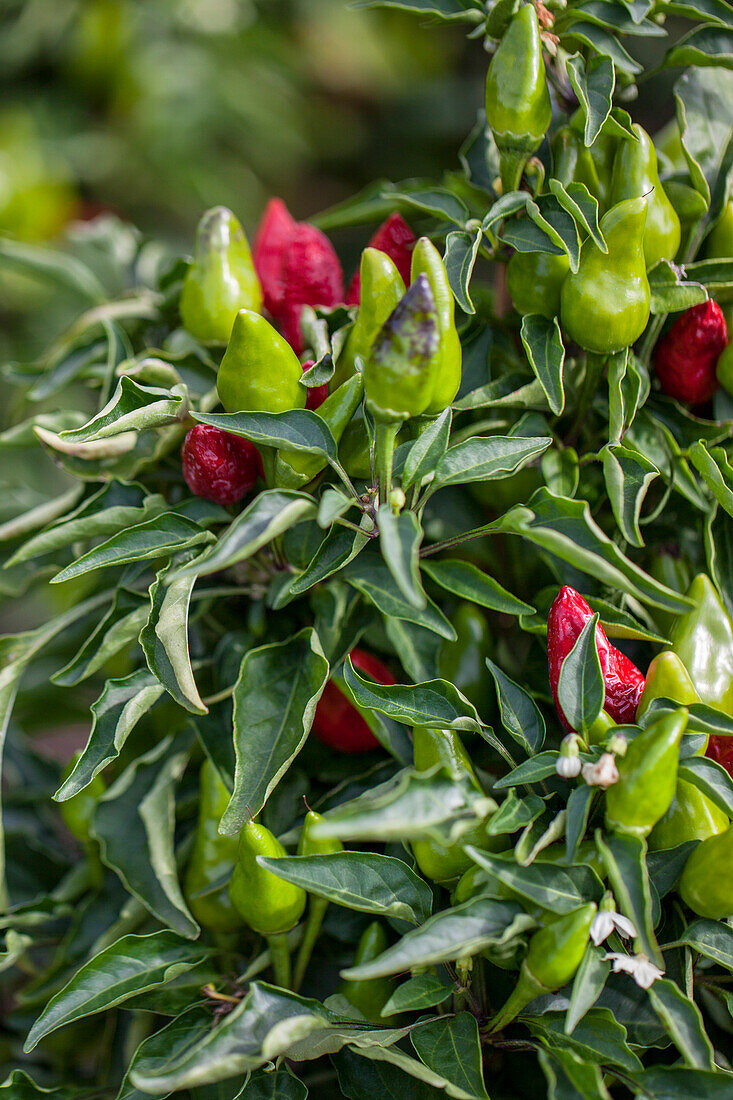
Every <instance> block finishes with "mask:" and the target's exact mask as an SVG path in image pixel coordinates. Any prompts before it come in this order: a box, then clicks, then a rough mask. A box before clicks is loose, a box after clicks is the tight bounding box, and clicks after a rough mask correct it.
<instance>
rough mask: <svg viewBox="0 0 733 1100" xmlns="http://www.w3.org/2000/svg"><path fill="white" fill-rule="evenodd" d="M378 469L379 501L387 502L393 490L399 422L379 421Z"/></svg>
mask: <svg viewBox="0 0 733 1100" xmlns="http://www.w3.org/2000/svg"><path fill="white" fill-rule="evenodd" d="M376 427H377V471H378V474H379V502H380V504H385V503H386V502H387V501H388V500H389V494H390V493H391V491H392V462H393V460H394V447H395V440H396V439H397V432H398V431H399V427H400V426H399V424H396V423H394V424H393V423H386V422H385V421H383V420H378V421H377V425H376Z"/></svg>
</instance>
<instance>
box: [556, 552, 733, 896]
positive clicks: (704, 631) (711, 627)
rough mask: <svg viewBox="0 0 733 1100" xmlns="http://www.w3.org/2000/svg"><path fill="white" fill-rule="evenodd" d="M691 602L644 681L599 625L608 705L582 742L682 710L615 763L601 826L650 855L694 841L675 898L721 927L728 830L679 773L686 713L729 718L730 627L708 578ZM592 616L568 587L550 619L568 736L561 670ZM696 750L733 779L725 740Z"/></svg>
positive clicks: (728, 890)
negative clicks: (650, 715)
mask: <svg viewBox="0 0 733 1100" xmlns="http://www.w3.org/2000/svg"><path fill="white" fill-rule="evenodd" d="M687 596H688V598H689V599H690V601H691V602H692V606H691V608H690V610H689V611H687V612H685V613H683V614H682V615H680V616H679V617H678V618H677V619H676V621H674V622H673V625H672V629H671V642H672V645H671V647H670V648H669V649H665V650H663V651H662V652H661V653H659V654H657V656H656V657H655V658H654V659H653V660H652V662H651V664H650V666H649V669H648V671H647V674H646V676H644V675H643V674H642V673H641V672H640V670H639V669H638V668H637V667H636V666H635V665H634V664H633V662H631V661H630V660H629V659H628V658H627V657H626V656H625V655H624V654H622V653H621V652H620V651H619V650H617V649H616V648H615V647H614V646H612V645H611V644H610V642H609V641H608V638H607V637H606V634H605V632H604V630H603V628H602V627H601V626H600V624H597V625H596V648H597V651H598V657H599V663H600V666H601V672H602V674H603V680H604V686H605V701H604V709H603V712H602V716H601V720H599V721H597V722H596V723H594V725H593V726H592V727H591V728H590V730H589V731H588V734H587V736H588V738H589V740H590V741H591V743H593V742H596V743H607V742H608V741H609V740H610V739H612V738H613V727H614V725H615V724H619V725H621V724H623V725H626V724H634V723H638V722H639V721H640V720H641V719H642V718H643V717H644V715H645V714H646V712H647V711H648V710H649V708H650V707H651V705H652V703H653V702H654V701H655V700H656V699H667V700H671V701H672V702H673V703H676V704H677V705H678V707H679V709H678V710H676V711H674V712H673V713H672V714H668V715H666V716H664V717H661V718H659V719H657V720H656V721H654V722H652V723H651V724H650V725H649V727H648V728H647V729H646V730H645V731H644V732H643V733H640V734H638V735H637V736H636V737H635V738H634V739H633V740H632V741H631V742H630V743H629V744H628V747H626V748H625V752H624V754H623V755H621V756H619V757H618V760H617V770H618V778H617V779H616V781H615V782H612V783H611V785H609V787H608V790H607V792H606V823H607V825H608V826H609V828H612V829H615V830H618V831H622V832H627V833H632V834H634V835H636V836H641V837H645V838H648V844H649V847H650V849H652V850H660V849H665V848H672V847H676V846H677V845H679V844H683V843H685V842H688V841H699V842H700V843H699V844H698V846H697V847H696V848H695V850H694V851H693V853H692V855H691V856H690V857H689V859H688V861H687V863H686V865H685V869H684V871H683V874H682V877H681V879H680V882H679V884H678V889H679V893H680V895H681V896H682V898H683V900H684V901H685V902H686V903H687V904H688V905H689V906H690V908H691V909H693V911H694V912H696V913H698V914H699V915H700V916H704V917H713V918H723V917H727V916H730V915H731V914H733V883H731V878H730V860H731V858H733V826H731V824H730V822H729V820H728V817H727V816H726V814H725V813H723V811H722V810H721V809H719V807H718V806H717V805H716V804H715V803H713V802H712V801H711V800H710V799H709V798H708V797H707V796H706V795H705V794H703V792H702V791H701V790H699V789H698V788H697V787H695V786H694V785H693V784H692V783H689V782H687V781H686V780H684V779H681V778H678V775H677V768H678V760H679V746H680V742H681V739H682V736H683V734H684V732H685V728H686V725H687V711H686V709H685V708H686V707H688V706H690V705H692V704H694V703H701V702H702V703H705V704H707V705H708V706H710V707H713V708H715V709H717V710H720V711H722V712H723V713H724V714H727V715H729V716H733V621H731V618H730V616H729V615H728V612H727V611H726V609H725V607H724V606H723V604H722V602H721V599H720V597H719V595H718V593H717V591H716V589H715V587H714V585H713V583H712V581H711V580H710V578H709V577H707V576H705V575H704V574H700V575H698V576H697V577H695V578H694V580H693V581H692V583H691V585H690V586H689V588H688V590H687ZM592 617H593V611H592V609H591V608H590V606H589V605H588V603H587V602H586V601H585V600H584V599H583V597H582V596H581V595H580V594H579V593H578V592H576V591H575V590H574V589H572V588H569V587H565V588H562V589H561V590H560V592H559V593H558V595H557V597H556V599H555V601H554V603H553V605H552V607H551V609H550V613H549V616H548V631H547V647H548V664H549V674H550V687H551V690H552V693H553V697H554V699H555V703H556V705H557V708H558V713H559V716H560V719H561V721H562V723H563V725H564V726H565V728H566V729H568V730H570V729H571V727H570V725H569V723H568V722H567V719H566V718H565V715H563V713H562V710H561V709H560V706H559V703H558V683H559V678H560V670H561V668H562V664H563V661H564V660H565V658H566V657H567V656H568V654H569V653H570V651H571V650H572V648H573V646H574V645H575V643H576V641H577V640H578V638H579V636H580V634H581V632H582V630H583V628H584V627H585V626H586V624H587V623H588V622H589V621H590V620H591V619H592ZM700 751H701V752H705V753H706V754H707V756H709V757H711V758H712V759H714V760H716V761H717V762H718V763H720V764H721V765H722V766H723V767H725V768H726V769H727V770H728V772H729V773H731V774H733V744H732V743H731V739H730V738H727V737H725V736H713V737H711V738H710V739H709V741H708V743H707V744H706V745H705V746H704V747H703V748H702V749H701V750H700Z"/></svg>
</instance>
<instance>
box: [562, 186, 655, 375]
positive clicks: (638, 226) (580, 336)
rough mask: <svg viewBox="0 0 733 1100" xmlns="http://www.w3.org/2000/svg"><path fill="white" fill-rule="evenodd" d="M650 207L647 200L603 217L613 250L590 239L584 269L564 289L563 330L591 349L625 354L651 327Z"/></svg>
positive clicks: (582, 258) (583, 254)
mask: <svg viewBox="0 0 733 1100" xmlns="http://www.w3.org/2000/svg"><path fill="white" fill-rule="evenodd" d="M646 208H647V202H646V199H644V198H637V199H627V200H626V201H625V202H620V203H618V204H617V205H616V206H613V207H611V209H610V210H609V211H608V213H607V214H604V215H603V217H602V218H601V232H602V233H603V236H604V238H605V240H606V244H607V246H608V252H607V253H606V252H602V251H601V249H600V248H599V247H598V245H597V244H596V242H595V241H594V240H593V238H592V237H588V238H586V240H585V241H584V242H583V245H582V247H581V251H580V263H579V266H578V270H577V271H576V272H572V271H571V272H570V273H569V274H568V275H567V277H566V279H565V282H564V283H563V285H562V292H561V296H560V319H561V323H562V328H563V331H564V332H565V333H566V334H567V335H568V336H569V337H570V339H571V340H574V341H575V342H576V344H579V345H580V346H581V347H582V348H585V349H586V350H587V351H594V352H598V353H599V354H602V355H603V354H610V353H611V352H614V351H621V350H622V349H623V348H625V347H627V346H628V345H629V344H633V343H634V341H635V340H637V339H638V338H639V336H641V334H642V332H643V331H644V329H645V328H646V324H647V321H648V320H649V313H650V303H651V292H650V289H649V280H648V278H647V274H646V264H645V262H644V247H643V241H644V225H645V223H646Z"/></svg>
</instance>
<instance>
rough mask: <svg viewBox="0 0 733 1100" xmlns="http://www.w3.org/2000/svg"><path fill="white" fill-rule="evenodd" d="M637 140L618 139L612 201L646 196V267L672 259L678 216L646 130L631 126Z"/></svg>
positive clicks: (676, 239)
mask: <svg viewBox="0 0 733 1100" xmlns="http://www.w3.org/2000/svg"><path fill="white" fill-rule="evenodd" d="M632 129H633V131H634V134H635V135H636V137H637V138H638V140H637V141H621V142H619V146H618V149H617V151H616V158H615V160H614V163H613V181H612V184H611V202H612V203H618V202H623V200H624V199H635V198H639V197H642V196H644V195H646V196H647V215H646V225H645V226H644V258H645V261H646V266H647V268H651V267H654V265H655V264H656V263H658V262H659V260H673V259H674V258H675V256H676V255H677V249H678V248H679V246H680V237H681V229H680V219H679V218H678V216H677V211H676V210H675V208H674V207H673V206H672V203H671V202H670V201H669V199H668V197H667V192H666V191H665V190H664V187H663V186H662V181H661V180H660V178H659V172H658V170H657V154H656V153H655V151H654V144H653V142H652V139H651V138H650V137H649V134H648V133H647V132H646V130H645V129H644V128H643V127H642V126H640V125H639V124H638V123H634V125H633V127H632Z"/></svg>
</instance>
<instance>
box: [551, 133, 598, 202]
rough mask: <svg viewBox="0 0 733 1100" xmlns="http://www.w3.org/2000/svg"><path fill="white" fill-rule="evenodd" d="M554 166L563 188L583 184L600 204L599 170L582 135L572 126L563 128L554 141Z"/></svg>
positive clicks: (555, 173)
mask: <svg viewBox="0 0 733 1100" xmlns="http://www.w3.org/2000/svg"><path fill="white" fill-rule="evenodd" d="M598 140H599V139H598V138H596V141H598ZM552 164H553V175H554V176H555V178H556V179H558V180H559V181H560V183H561V184H562V185H563V187H567V186H568V184H570V183H583V184H585V186H586V187H587V188H588V190H589V191H590V193H591V195H593V196H594V197H595V198H596V199H598V201H599V203H600V196H601V183H600V180H599V179H598V169H597V168H596V164H595V161H594V160H593V156H592V153H591V149H590V148H588V146H587V145H586V144H585V142H584V141H583V137H582V134H578V133H576V132H575V130H574V129H572V128H571V127H570V126H561V127H560V129H559V130H558V131H557V133H556V134H555V136H554V137H553V139H552ZM606 197H607V195H606Z"/></svg>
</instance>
